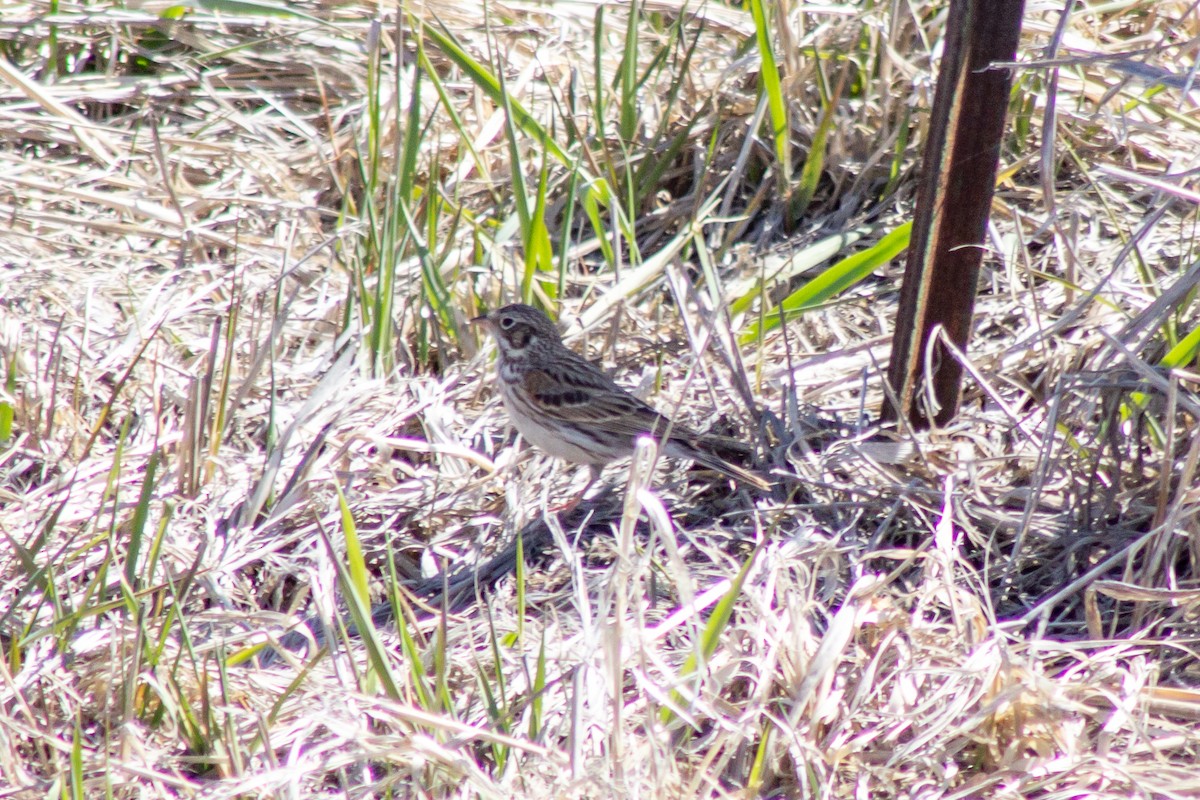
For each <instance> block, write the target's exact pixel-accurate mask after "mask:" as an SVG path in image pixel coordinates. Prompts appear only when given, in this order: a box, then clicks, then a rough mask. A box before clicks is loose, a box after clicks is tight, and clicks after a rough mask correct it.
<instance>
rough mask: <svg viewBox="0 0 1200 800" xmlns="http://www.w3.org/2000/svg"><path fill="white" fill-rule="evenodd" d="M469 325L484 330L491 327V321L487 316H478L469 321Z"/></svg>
mask: <svg viewBox="0 0 1200 800" xmlns="http://www.w3.org/2000/svg"><path fill="white" fill-rule="evenodd" d="M471 324H472V325H482V326H483V327H485V328H491V327H492V321H491V319H489V318H488V315H487V314H481V315H480V316H478V317H475V318H473V319H472V320H471Z"/></svg>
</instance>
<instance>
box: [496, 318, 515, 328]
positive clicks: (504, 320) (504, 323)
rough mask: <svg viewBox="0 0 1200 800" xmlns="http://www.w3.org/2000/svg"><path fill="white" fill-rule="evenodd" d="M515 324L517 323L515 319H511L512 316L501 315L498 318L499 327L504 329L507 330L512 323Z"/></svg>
mask: <svg viewBox="0 0 1200 800" xmlns="http://www.w3.org/2000/svg"><path fill="white" fill-rule="evenodd" d="M516 324H517V321H516V320H515V319H513V318H512V317H501V318H500V327H501V328H503V329H504V330H508V329H509V328H511V327H512V326H513V325H516Z"/></svg>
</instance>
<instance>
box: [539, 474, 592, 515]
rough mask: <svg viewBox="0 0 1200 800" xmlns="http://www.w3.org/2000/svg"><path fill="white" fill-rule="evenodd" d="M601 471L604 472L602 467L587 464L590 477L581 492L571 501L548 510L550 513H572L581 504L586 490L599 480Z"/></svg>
mask: <svg viewBox="0 0 1200 800" xmlns="http://www.w3.org/2000/svg"><path fill="white" fill-rule="evenodd" d="M603 471H604V467H601V466H599V465H598V464H588V472H589V473H590V475H589V478H588V482H587V483H586V484H585V485H584V487H583V491H581V492H580V493H579V494H577V495H575V497H574V498H573V499H571V500H568V501H567V502H566V503H563V504H562V505H561V506H555V507H554V508H552V509H550V510H551V511H562V512H571V511H574V510H575V508H576V507H577V506H578V505H579V504H580V503H581V502H583V498H584V495H586V494H587V491H588V489H590V488H592V486H594V485H595V484H596V481H598V480H600V473H601V472H603Z"/></svg>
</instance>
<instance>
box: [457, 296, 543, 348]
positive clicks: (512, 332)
mask: <svg viewBox="0 0 1200 800" xmlns="http://www.w3.org/2000/svg"><path fill="white" fill-rule="evenodd" d="M471 322H472V323H475V324H478V325H482V326H483V327H484V328H485V329H486V330H487V332H488V333H490V334H491V335H492V336H494V337H496V343H497V344H498V345H499V346H500V352H501V353H502V354H504V355H505V356H516V355H520V354H522V353H524V352H526V351H528V350H530V349H536V348H539V347H547V346H551V347H552V346H554V345H558V344H562V336H561V335H559V332H558V329H557V328H556V327H554V323H553V322H551V321H550V318H549V317H547V316H546V315H545V314H544V313H542V312H541V311H539V310H538V309H536V308H534V307H533V306H527V305H524V304H523V303H514V304H513V305H510V306H504V307H503V308H498V309H496V310H495V311H492V312H491V313H489V314H484V315H483V316H481V317H476V318H475V319H473V320H471Z"/></svg>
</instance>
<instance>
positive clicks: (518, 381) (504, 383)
mask: <svg viewBox="0 0 1200 800" xmlns="http://www.w3.org/2000/svg"><path fill="white" fill-rule="evenodd" d="M471 321H472V322H475V323H480V324H482V325H484V327H486V328H487V330H488V332H489V333H490V334H492V336H493V337H495V339H496V343H497V346H498V348H499V353H498V355H497V358H496V386H497V387H498V388H499V390H500V396H501V398H502V399H503V400H504V407H505V409H506V410H507V411H508V416H509V419H511V420H512V423H513V425H514V426H515V427H516V429H517V430H518V431H520V433H521V435H522V436H523V437H525V439H526V440H527V441H529V442H530V443H532V444H534V445H536V446H537V447H539V448H541V449H542V450H543V451H545V452H546V453H548V454H549V455H552V456H555V457H556V458H561V459H563V460H565V461H571V462H574V463H578V464H586V465H587V466H588V468H589V469H590V470H591V480H590V481H589V482H588V485H587V486H585V487H584V489H583V491H584V492H587V490H588V488H590V487H591V485H592V484H593V483H594V482H595V481H596V479H597V478H598V477H599V475H600V470H601V469H602V468H603V467H604V465H605V464H608V463H609V462H610V461H615V460H616V459H618V458H622V457H624V456H628V455H630V454H632V453H633V447H634V442H635V441H636V439H637V437H638V436H640V435H643V434H651V435H653V436H654V437H655V438H656V439H659V441H660V446H661V447H662V452H663V453H664V454H665V455H667V456H671V457H673V458H688V459H691V460H692V461H695V462H697V463H699V464H702V465H704V466H705V467H708V468H709V469H713V470H716V471H717V472H721V473H723V474H725V475H727V476H729V477H730V478H733V479H734V480H736V481H739V482H741V483H745V484H749V485H750V486H755V487H757V488H759V489H764V490H765V489H768V488H770V484H769V483H767V481H765V480H764V479H763V478H761V477H760V476H758V475H755V474H754V473H753V472H750V471H749V470H747V469H744V468H742V467H739V466H737V465H736V464H731V463H730V462H728V461H726V460H725V459H723V458H721V457H720V456H718V455H716V454H715V453H712V452H710V451H709V450H707V449H705V447H704V437H702V436H700V435H699V434H697V433H695V432H694V431H691V430H689V429H688V428H686V427H684V426H683V425H679V424H677V423H672V422H671V420H669V419H668V418H667V417H665V416H663V415H662V414H660V413H658V412H657V411H655V410H654V409H653V408H651V407H650V406H648V405H647V404H646V403H644V402H642V401H641V400H639V399H638V398H636V397H634V396H633V395H632V394H630V393H629V392H627V391H625V390H624V389H622V388H621V387H620V386H618V385H617V384H616V383H614V382H613V380H612V379H611V378H609V377H608V376H607V375H605V374H604V373H603V372H601V371H600V370H599V369H598V368H597V367H596V366H595V365H594V364H592V363H591V362H590V361H588V360H587V359H585V358H583V357H582V356H580V355H578V354H577V353H575V352H574V351H573V350H571V349H569V348H568V347H567V346H566V345H564V344H563V342H562V337H561V336H560V335H559V333H558V329H557V328H555V327H554V323H553V322H551V321H550V319H549V318H548V317H547V316H546V315H545V314H543V313H542V312H541V311H539V310H537V309H536V308H534V307H532V306H527V305H523V304H514V305H509V306H504V307H503V308H500V309H497V310H495V311H493V312H491V313H490V314H485V315H484V316H482V317H476V318H475V319H473V320H471ZM663 436H667V437H668V438H667V439H666V441H665V442H662V437H663ZM582 496H583V493H580V497H582Z"/></svg>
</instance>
